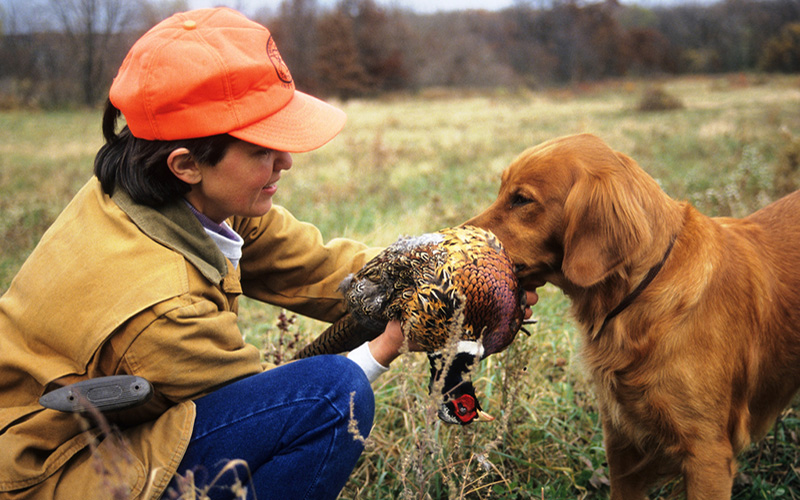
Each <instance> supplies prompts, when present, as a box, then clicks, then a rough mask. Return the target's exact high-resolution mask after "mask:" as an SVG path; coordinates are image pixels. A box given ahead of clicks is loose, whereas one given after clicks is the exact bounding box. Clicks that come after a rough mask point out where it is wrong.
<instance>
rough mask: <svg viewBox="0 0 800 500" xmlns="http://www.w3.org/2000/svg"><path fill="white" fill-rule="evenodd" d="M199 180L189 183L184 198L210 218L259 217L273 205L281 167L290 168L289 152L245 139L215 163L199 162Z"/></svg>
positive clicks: (230, 148)
mask: <svg viewBox="0 0 800 500" xmlns="http://www.w3.org/2000/svg"><path fill="white" fill-rule="evenodd" d="M197 167H198V169H199V172H200V181H199V182H197V183H195V184H192V190H191V191H190V192H189V193H188V194H187V195H186V199H187V200H188V201H189V203H191V204H192V206H194V207H195V208H196V209H197V210H198V211H200V212H202V213H203V214H205V215H206V217H208V218H210V219H211V220H213V221H215V222H217V223H221V222H222V221H224V220H225V219H227V218H228V217H231V216H234V215H238V216H242V217H260V216H262V215H264V214H266V213H267V212H268V211H269V209H270V208H272V197H273V196H274V195H275V192H276V191H277V190H278V186H277V182H278V180H279V179H280V177H281V171H282V170H289V169H290V168H292V156H291V154H289V153H284V152H281V151H274V150H271V149H266V148H263V147H261V146H257V145H255V144H251V143H249V142H244V141H236V142H234V143H233V144H231V145H230V146H229V147H228V150H227V152H226V153H225V156H223V157H222V160H220V162H219V163H217V164H216V165H214V166H211V165H204V164H198V165H197Z"/></svg>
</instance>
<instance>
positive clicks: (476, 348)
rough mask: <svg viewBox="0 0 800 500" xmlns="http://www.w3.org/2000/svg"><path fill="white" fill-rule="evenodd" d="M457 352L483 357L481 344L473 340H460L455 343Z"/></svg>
mask: <svg viewBox="0 0 800 500" xmlns="http://www.w3.org/2000/svg"><path fill="white" fill-rule="evenodd" d="M456 352H457V353H462V352H463V353H466V354H472V355H473V356H475V357H477V358H482V357H483V345H481V343H480V342H478V341H475V340H461V341H459V342H458V344H456Z"/></svg>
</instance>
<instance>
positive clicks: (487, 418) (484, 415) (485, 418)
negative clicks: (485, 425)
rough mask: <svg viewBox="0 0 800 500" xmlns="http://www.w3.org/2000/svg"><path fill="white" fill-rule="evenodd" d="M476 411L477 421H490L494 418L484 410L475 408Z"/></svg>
mask: <svg viewBox="0 0 800 500" xmlns="http://www.w3.org/2000/svg"><path fill="white" fill-rule="evenodd" d="M477 411H478V418H477V420H478V422H491V421H492V420H494V417H493V416H491V415H489V414H488V413H486V412H485V411H483V410H477Z"/></svg>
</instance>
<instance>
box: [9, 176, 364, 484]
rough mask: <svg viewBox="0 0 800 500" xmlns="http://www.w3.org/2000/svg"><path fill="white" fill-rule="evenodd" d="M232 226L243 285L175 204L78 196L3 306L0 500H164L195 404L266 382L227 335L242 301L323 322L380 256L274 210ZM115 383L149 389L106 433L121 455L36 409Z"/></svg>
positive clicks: (248, 349)
mask: <svg viewBox="0 0 800 500" xmlns="http://www.w3.org/2000/svg"><path fill="white" fill-rule="evenodd" d="M229 223H230V224H231V226H232V227H233V228H234V230H236V231H237V232H238V233H239V234H241V235H242V237H243V238H244V242H245V243H244V248H243V255H242V259H241V261H240V266H239V268H238V269H234V268H233V267H232V266H231V265H230V262H229V261H228V260H227V259H226V258H225V257H224V256H223V255H222V254H221V253H220V252H219V250H218V249H217V247H216V246H215V245H214V243H213V242H212V241H211V239H210V238H209V237H208V236H207V235H206V234H205V232H204V231H203V229H202V226H201V225H200V223H199V221H198V220H197V219H196V218H195V217H194V215H192V213H191V212H190V211H189V209H188V208H187V207H186V205H185V204H184V203H183V202H177V203H175V204H171V205H169V206H166V207H164V208H162V209H159V210H154V209H151V208H148V207H144V206H140V205H136V204H135V203H134V202H132V201H131V199H130V198H129V197H128V196H127V195H125V194H124V193H122V192H118V193H115V195H114V198H113V199H112V198H109V197H108V196H106V195H105V194H104V193H103V192H102V190H101V188H100V184H99V182H98V181H97V180H96V179H92V180H91V181H90V182H89V183H88V184H86V186H84V187H83V189H81V191H80V192H79V193H78V194H77V195H76V196H75V198H74V199H73V200H72V202H71V203H70V204H69V206H67V208H66V209H65V210H64V212H63V213H62V214H61V215H60V216H59V217H58V219H57V220H56V221H55V223H54V224H53V225H52V227H50V229H49V230H48V231H47V232H46V233H45V235H44V236H43V237H42V240H41V242H40V243H39V245H38V246H37V247H36V249H35V250H34V251H33V253H32V254H31V255H30V257H29V258H28V259H27V261H26V262H25V264H24V265H23V266H22V268H21V269H20V271H19V273H18V275H17V276H16V277H15V279H14V281H13V282H12V284H11V286H10V288H9V290H8V291H7V293H6V294H4V295H3V296H2V297H0V499H9V500H11V499H15V500H16V499H22V498H25V499H29V498H30V499H32V498H36V499H93V498H98V499H100V498H102V499H106V498H110V495H109V491H110V488H114V489H115V491H119V490H121V491H125V492H126V494H127V497H128V498H132V499H135V498H148V499H150V498H153V499H155V498H159V497H160V496H161V494H162V493H163V491H164V488H165V487H166V485H167V484H168V483H169V481H170V479H171V477H172V476H173V475H174V473H175V470H176V467H177V466H178V464H179V463H180V460H181V458H182V456H183V453H184V451H185V448H186V446H187V442H188V440H189V438H190V437H191V432H192V426H193V422H194V416H195V413H194V412H195V407H194V403H192V399H193V398H196V397H198V396H200V395H202V394H205V393H207V392H209V391H211V390H213V389H214V388H215V387H218V386H220V385H223V384H225V383H227V382H230V381H232V380H235V379H237V378H240V377H244V376H247V375H251V374H255V373H258V372H259V371H261V370H262V369H263V367H262V365H261V362H260V356H259V352H258V350H257V349H256V348H255V347H254V346H251V345H248V344H246V343H245V342H244V341H243V339H242V335H241V333H240V331H239V329H238V327H237V322H236V319H237V316H236V313H237V297H238V296H239V294H241V293H244V294H245V295H248V296H251V297H254V298H256V299H260V300H263V301H266V302H269V303H273V304H276V305H279V306H283V307H286V308H288V309H291V310H293V311H296V312H298V313H300V314H304V315H308V316H310V317H314V318H317V319H322V320H326V321H332V320H335V319H336V318H337V317H339V316H340V315H341V314H342V313H343V309H342V302H341V299H340V295H339V294H338V293H337V291H336V288H337V286H338V284H339V282H340V281H341V280H342V279H343V278H344V277H345V276H346V275H347V274H348V273H350V272H353V271H354V270H356V269H358V268H360V267H361V266H362V265H363V264H364V263H365V262H366V261H367V260H368V258H370V257H371V256H372V255H374V254H375V252H376V251H377V250H376V249H367V248H366V247H364V246H363V245H361V244H359V243H356V242H353V241H350V240H344V239H338V240H332V241H331V242H329V243H327V244H325V243H324V242H323V240H322V237H321V235H320V233H319V231H318V230H317V229H316V228H315V227H314V226H312V225H309V224H305V223H301V222H298V221H297V220H296V219H294V218H293V217H292V216H291V215H290V214H289V213H288V212H286V211H285V210H284V209H282V208H280V207H274V208H273V209H272V210H270V212H269V213H268V214H267V215H266V216H264V217H261V218H255V219H245V218H234V219H232V220H230V221H229ZM115 374H133V375H139V376H142V377H144V378H146V379H148V380H149V381H150V382H152V384H153V386H154V389H155V396H154V397H153V399H152V400H151V401H150V402H149V403H147V404H146V405H144V406H143V407H140V408H137V409H134V410H129V411H126V412H123V413H122V414H121V415H119V416H117V417H114V418H113V422H112V423H114V424H116V425H117V426H118V427H119V428H120V429H122V436H123V437H124V440H125V446H124V447H123V448H120V447H119V446H114V445H113V444H114V440H112V439H100V440H98V439H96V437H97V436H98V431H97V430H96V429H89V430H87V429H86V421H85V420H82V419H80V418H77V417H75V416H73V415H71V414H66V413H60V412H57V411H55V410H49V409H44V408H42V407H41V406H40V405H39V404H38V399H39V397H40V396H41V395H42V394H43V393H44V392H46V391H47V390H50V389H51V388H54V387H57V386H59V385H63V384H66V383H72V382H76V381H79V380H83V379H86V378H93V377H98V376H103V375H115Z"/></svg>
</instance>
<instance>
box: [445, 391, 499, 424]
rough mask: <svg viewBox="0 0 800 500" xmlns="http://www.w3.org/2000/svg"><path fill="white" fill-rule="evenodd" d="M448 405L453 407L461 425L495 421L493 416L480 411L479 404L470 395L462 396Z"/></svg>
mask: <svg viewBox="0 0 800 500" xmlns="http://www.w3.org/2000/svg"><path fill="white" fill-rule="evenodd" d="M447 404H448V405H450V406H451V409H452V413H453V415H455V417H456V418H457V419H458V420H459V421H460V422H461V425H465V424H469V423H470V422H472V421H473V420H478V421H480V422H491V421H492V420H494V417H493V416H491V415H489V414H488V413H486V412H484V411H482V410H481V409H480V407H479V406H478V402H477V401H475V398H474V397H472V396H471V395H469V394H462V395H461V396H459V397H457V398H455V399H453V400H451V401H450V402H448V403H447Z"/></svg>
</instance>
